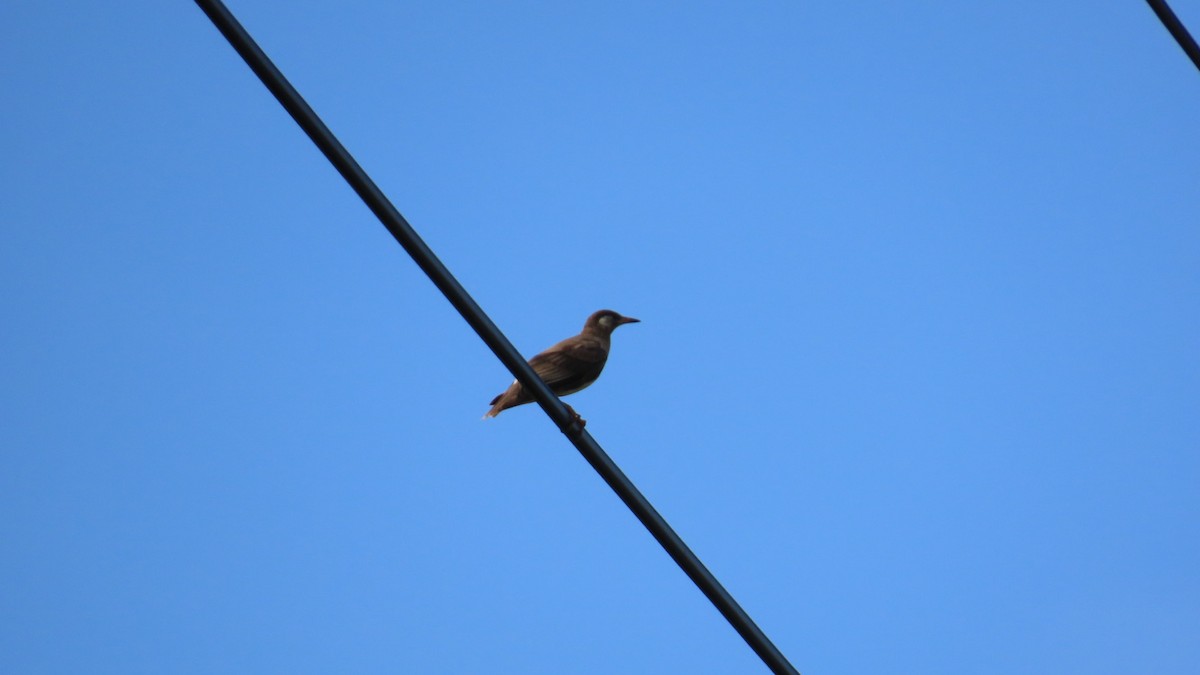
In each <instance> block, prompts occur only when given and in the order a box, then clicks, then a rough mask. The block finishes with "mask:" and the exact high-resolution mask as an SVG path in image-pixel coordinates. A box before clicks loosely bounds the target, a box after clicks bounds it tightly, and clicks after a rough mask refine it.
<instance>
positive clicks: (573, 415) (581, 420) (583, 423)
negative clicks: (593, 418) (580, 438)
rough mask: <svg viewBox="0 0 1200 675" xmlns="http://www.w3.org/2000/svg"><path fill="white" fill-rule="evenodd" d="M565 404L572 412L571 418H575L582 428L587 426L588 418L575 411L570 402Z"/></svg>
mask: <svg viewBox="0 0 1200 675" xmlns="http://www.w3.org/2000/svg"><path fill="white" fill-rule="evenodd" d="M563 405H565V406H567V412H569V413H571V418H572V419H574V420H575V423H576V424H578V425H579V428H580V430H582V429H583V428H584V427H586V426H587V420H585V419H583V418H582V417H580V416H579V413H577V412H575V409H574V408H572V407H571V404H570V403H566V402H564V403H563Z"/></svg>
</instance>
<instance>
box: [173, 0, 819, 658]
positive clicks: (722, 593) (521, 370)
mask: <svg viewBox="0 0 1200 675" xmlns="http://www.w3.org/2000/svg"><path fill="white" fill-rule="evenodd" d="M196 4H197V5H199V6H200V9H202V10H204V13H205V14H207V15H208V18H209V19H210V20H211V21H212V22H213V24H214V25H215V26H216V27H217V29H218V30H219V31H221V34H222V35H224V36H225V39H226V40H228V41H229V44H230V45H232V46H233V48H234V49H235V50H237V53H238V54H239V55H241V57H242V58H243V59H244V60H245V61H246V64H247V65H249V66H250V69H251V70H253V71H254V73H255V74H256V75H258V78H259V79H260V80H262V82H263V84H264V85H266V87H267V89H269V90H270V91H271V93H272V94H274V95H275V98H277V99H278V100H279V102H280V103H281V104H282V105H283V107H284V108H285V109H286V110H287V111H288V113H289V114H291V116H292V118H293V119H295V120H296V123H297V124H299V125H300V127H301V128H302V129H304V131H305V133H307V134H308V136H309V138H311V139H312V141H313V143H315V144H316V145H317V147H318V148H319V149H320V150H321V152H322V153H324V154H325V157H326V158H327V159H328V160H329V161H330V163H332V164H333V165H334V167H335V168H337V170H338V172H339V173H341V174H342V177H343V178H345V179H346V182H347V183H349V184H350V187H352V188H354V191H355V192H357V193H358V196H359V197H361V198H362V200H363V201H364V202H366V204H367V206H368V207H370V209H371V211H373V212H374V213H375V216H376V217H378V218H379V220H380V222H382V223H383V226H384V227H386V228H387V229H388V232H391V233H392V236H393V237H395V238H396V241H398V242H399V243H400V245H401V246H403V247H404V250H405V251H408V254H409V255H410V256H412V259H413V260H414V261H415V262H416V263H417V265H418V266H420V268H421V269H422V270H423V271H424V272H425V274H426V275H427V276H428V277H429V279H430V280H431V281H433V283H434V285H435V286H437V287H438V290H440V291H441V292H442V294H443V295H445V296H446V299H447V300H449V301H450V304H452V305H454V308H455V309H457V310H458V313H459V314H461V315H462V317H463V318H464V319H466V321H467V323H468V324H470V326H471V328H473V329H475V332H476V333H478V334H479V337H480V338H482V339H483V341H484V342H485V343H486V344H487V346H488V347H489V348H491V350H492V351H493V352H494V353H495V354H496V357H497V358H499V359H500V361H501V362H502V363H503V364H504V365H505V367H507V368H508V369H509V370H510V371H512V374H513V376H514V377H516V378H517V381H519V382H520V383H521V385H522V386H524V387H525V389H526V390H527V391H529V392H531V393H532V394H533V397H534V398H535V399H536V400H537V403H538V405H540V406H541V407H542V410H545V411H546V414H547V415H549V416H550V419H551V420H553V421H554V423H555V424H557V425H558V428H559V429H560V430H562V432H563V434H564V435H566V436H567V438H568V439H570V441H571V443H573V444H574V445H575V447H576V449H578V450H579V453H580V454H582V455H583V457H584V459H586V460H587V461H588V463H589V464H591V465H592V468H594V469H595V470H596V472H597V473H599V474H600V476H601V478H603V479H604V482H606V483H608V485H609V487H611V488H612V489H613V491H614V492H616V493H617V496H619V497H620V498H621V501H623V502H625V505H626V506H628V507H629V509H630V510H631V511H633V513H634V515H636V516H637V518H638V520H640V521H642V524H643V525H645V526H646V529H648V530H650V534H652V535H654V538H655V539H657V540H658V543H659V544H661V545H662V547H663V548H664V549H666V551H667V553H668V554H669V555H670V556H671V558H672V559H674V560H675V562H676V563H677V564H678V565H679V566H680V567H681V568H683V571H684V572H685V573H686V574H687V575H688V577H690V578H691V580H692V581H693V582H694V583H695V584H696V585H697V586H698V587H700V590H701V591H702V592H703V593H704V595H706V596H707V597H708V599H709V601H711V602H712V603H713V605H715V606H716V608H717V610H718V611H719V612H721V614H722V615H723V616H724V617H725V619H726V620H727V621H729V623H730V624H731V625H732V626H733V628H734V629H735V630H736V631H737V632H738V634H740V635H741V636H742V638H743V639H744V640H746V642H747V644H749V645H750V648H751V649H753V650H754V652H755V653H756V654H758V657H759V658H760V659H762V660H763V663H765V664H766V665H767V667H768V668H770V669H771V671H772V672H774V673H788V674H795V675H799V674H798V672H797V671H796V669H795V668H794V667H793V666H792V664H791V663H789V662H788V660H787V658H785V657H784V655H783V653H782V652H780V651H779V649H777V648H776V647H775V645H774V644H772V643H771V641H770V640H769V639H768V638H767V636H766V634H765V633H763V632H762V629H760V628H759V627H758V626H757V625H755V623H754V621H753V620H752V619H751V618H750V615H748V614H746V612H745V610H743V609H742V608H741V606H740V605H738V603H737V601H736V600H734V599H733V596H732V595H730V594H729V592H728V591H726V590H725V588H724V587H723V586H721V583H720V582H719V581H717V578H716V577H714V576H713V574H712V572H709V571H708V568H706V567H705V566H704V564H703V563H702V562H700V559H699V558H697V557H696V554H695V553H692V550H691V549H690V548H688V546H687V544H685V543H684V542H683V539H680V537H679V535H678V534H676V533H675V530H673V529H671V526H670V525H668V524H667V521H666V520H665V519H663V517H662V516H661V515H659V513H658V511H656V510H655V509H654V507H653V506H652V505H651V504H650V502H649V501H648V500H647V499H646V497H645V496H644V495H642V493H641V492H640V491H639V490H638V489H637V487H635V486H634V484H633V482H632V481H630V480H629V478H628V477H627V476H626V475H625V473H624V472H622V471H621V469H620V468H619V467H618V466H617V465H616V463H614V462H613V461H612V458H610V457H609V456H608V454H607V453H606V452H604V449H603V448H601V447H600V445H599V444H598V443H596V441H595V439H593V438H592V436H591V434H589V433H587V432H586V431H584V430H583V429H582V428H581V427H579V426H578V425H577V424H576V423H575V421H574V418H573V417H572V416H571V415H570V414H569V413H568V412H567V408H566V406H565V405H564V404H563V402H562V401H560V400H558V398H557V397H556V396H555V395H554V394H553V393H552V392H551V391H550V388H549V387H547V386H546V383H545V382H543V381H542V380H541V378H539V377H538V376H537V374H535V373H534V372H533V369H532V368H530V367H529V364H528V363H526V362H525V359H523V358H521V355H520V353H518V352H517V350H516V349H515V348H514V347H513V346H512V343H510V342H509V341H508V338H506V337H505V336H504V334H503V333H501V332H500V329H498V328H496V325H495V324H493V323H492V320H491V319H489V318H488V316H487V315H486V314H484V312H483V310H482V309H480V308H479V305H477V304H476V303H475V301H474V300H473V299H472V298H471V296H470V295H468V294H467V292H466V290H464V289H463V287H462V286H461V285H460V284H459V283H458V280H456V279H455V278H454V276H453V275H451V274H450V270H448V269H446V266H445V265H443V264H442V262H441V261H440V260H438V259H437V256H435V255H434V254H433V251H431V250H430V249H429V247H428V246H426V245H425V242H424V241H422V240H421V238H420V237H419V236H418V235H417V233H416V231H414V230H413V228H412V226H411V225H409V224H408V221H407V220H405V219H404V216H402V215H400V212H399V211H397V210H396V207H395V206H393V205H392V203H391V202H390V201H388V199H387V197H385V196H384V194H383V192H382V191H380V189H379V188H378V186H376V185H375V183H374V181H372V180H371V178H370V177H369V176H367V174H366V172H365V171H363V170H362V167H360V166H359V165H358V162H356V161H354V158H353V157H351V156H350V153H349V152H347V151H346V148H344V147H343V146H342V144H341V143H340V142H339V141H338V140H337V138H335V137H334V135H333V134H332V133H331V132H330V131H329V129H328V128H327V127H326V126H325V124H324V123H323V122H322V121H321V120H320V118H319V117H317V114H316V113H315V112H313V110H312V108H310V107H309V106H308V104H307V103H306V102H305V101H304V99H303V98H301V97H300V94H299V93H297V92H296V90H295V89H294V88H293V87H292V85H291V84H290V83H289V82H288V81H287V79H286V78H284V76H283V74H282V73H281V72H279V69H277V68H276V67H275V64H273V63H271V60H270V59H268V58H267V55H266V54H264V53H263V51H262V50H261V49H260V48H259V47H258V45H257V44H256V43H255V42H254V40H253V39H252V38H251V37H250V35H249V33H247V32H246V30H245V29H244V28H242V25H241V24H240V23H238V20H237V19H236V18H234V16H233V14H231V13H230V11H229V9H228V8H226V7H225V5H224V3H222V2H221V0H196Z"/></svg>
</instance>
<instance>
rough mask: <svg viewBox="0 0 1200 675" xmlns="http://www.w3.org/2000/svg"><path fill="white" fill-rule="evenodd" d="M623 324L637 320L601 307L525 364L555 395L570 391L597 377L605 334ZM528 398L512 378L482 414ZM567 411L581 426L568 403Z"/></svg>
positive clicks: (606, 343)
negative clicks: (577, 329)
mask: <svg viewBox="0 0 1200 675" xmlns="http://www.w3.org/2000/svg"><path fill="white" fill-rule="evenodd" d="M627 323H638V320H637V319H634V318H631V317H628V316H621V315H620V314H617V313H616V312H614V311H612V310H611V309H602V310H600V311H599V312H596V313H595V314H592V315H591V316H589V317H588V319H587V323H585V324H583V331H582V332H580V333H579V335H576V336H575V337H569V338H567V339H566V340H563V341H562V342H560V343H558V344H556V345H554V346H553V347H551V348H549V349H547V350H546V351H544V352H542V353H541V354H538V355H537V356H535V357H533V358H532V359H529V365H530V366H532V367H533V372H535V373H537V374H538V377H540V378H542V379H543V380H544V381H545V382H546V384H547V385H548V386H549V387H550V391H553V392H554V393H555V394H556V395H558V396H566V395H567V394H574V393H575V392H577V391H579V390H580V389H583V388H584V387H586V386H588V385H589V384H591V383H593V382H595V381H596V378H598V377H600V371H601V370H604V362H605V361H607V360H608V346H609V337H610V336H611V335H612V332H613V331H614V330H616V328H617V326H621V325H624V324H627ZM532 400H533V396H531V395H530V394H529V392H527V391H525V388H524V387H522V386H521V383H520V382H517V381H516V380H513V383H512V384H511V385H509V387H508V389H507V390H505V391H504V393H503V394H500V395H499V396H497V397H496V398H494V399H492V404H491V405H492V409H491V410H489V411H487V414H485V415H484V417H485V418H487V417H495V416H496V415H499V414H500V411H502V410H508V409H509V408H513V407H516V406H519V405H522V404H525V403H529V402H530V401H532ZM567 410H570V411H571V414H572V415H573V416H574V417H575V419H576V420H577V421H578V422H579V423H580V425H581V426H582V425H583V424H586V422H584V421H583V420H582V419H580V417H579V415H578V414H577V413H576V412H575V411H574V410H573V409H572V408H571V406H567Z"/></svg>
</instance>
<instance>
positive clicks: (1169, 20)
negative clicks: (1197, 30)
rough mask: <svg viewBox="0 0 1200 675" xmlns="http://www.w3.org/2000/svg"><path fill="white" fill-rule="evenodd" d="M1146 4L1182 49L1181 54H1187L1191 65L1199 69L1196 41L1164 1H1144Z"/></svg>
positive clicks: (1199, 51)
mask: <svg viewBox="0 0 1200 675" xmlns="http://www.w3.org/2000/svg"><path fill="white" fill-rule="evenodd" d="M1146 4H1148V5H1150V9H1153V10H1154V13H1155V14H1157V15H1158V20H1159V21H1161V22H1162V24H1163V25H1164V26H1166V27H1167V30H1168V31H1169V32H1170V33H1171V37H1173V38H1175V41H1176V42H1178V43H1179V46H1180V47H1182V48H1183V53H1185V54H1187V55H1188V58H1190V59H1191V60H1192V63H1194V64H1196V68H1198V69H1200V46H1197V45H1196V41H1195V40H1194V39H1192V36H1191V34H1190V33H1188V29H1187V27H1186V26H1184V25H1183V22H1182V21H1180V20H1179V17H1177V16H1175V12H1173V11H1171V7H1170V5H1168V4H1167V2H1166V0H1146Z"/></svg>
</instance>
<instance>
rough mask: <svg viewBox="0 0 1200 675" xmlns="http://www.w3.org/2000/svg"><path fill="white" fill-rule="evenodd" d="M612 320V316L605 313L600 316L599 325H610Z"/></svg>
mask: <svg viewBox="0 0 1200 675" xmlns="http://www.w3.org/2000/svg"><path fill="white" fill-rule="evenodd" d="M612 322H613V318H612V315H611V314H605V315H604V316H602V317H600V325H601V326H604V327H605V328H608V327H609V326H611V325H612Z"/></svg>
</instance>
